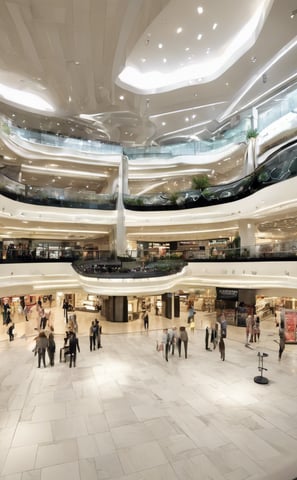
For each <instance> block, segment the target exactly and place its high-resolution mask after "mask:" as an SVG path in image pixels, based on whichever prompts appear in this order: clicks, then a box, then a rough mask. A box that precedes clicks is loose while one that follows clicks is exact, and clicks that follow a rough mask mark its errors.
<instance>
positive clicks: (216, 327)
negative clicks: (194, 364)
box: [210, 322, 219, 350]
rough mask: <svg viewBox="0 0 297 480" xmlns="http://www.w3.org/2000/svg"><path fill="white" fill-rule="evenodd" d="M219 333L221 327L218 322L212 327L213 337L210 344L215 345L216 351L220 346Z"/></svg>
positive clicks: (211, 336)
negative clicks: (218, 345)
mask: <svg viewBox="0 0 297 480" xmlns="http://www.w3.org/2000/svg"><path fill="white" fill-rule="evenodd" d="M218 331H219V325H218V323H217V322H216V324H215V325H214V326H213V327H212V329H211V335H210V342H211V343H212V344H213V349H214V350H215V349H216V347H217V344H218V336H219V335H218Z"/></svg>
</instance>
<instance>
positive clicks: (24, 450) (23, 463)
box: [1, 445, 37, 475]
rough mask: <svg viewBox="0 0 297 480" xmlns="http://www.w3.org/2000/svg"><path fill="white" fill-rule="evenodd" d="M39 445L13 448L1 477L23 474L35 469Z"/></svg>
mask: <svg viewBox="0 0 297 480" xmlns="http://www.w3.org/2000/svg"><path fill="white" fill-rule="evenodd" d="M36 451H37V445H30V446H24V447H18V448H11V449H10V450H9V452H8V455H7V458H6V461H5V463H4V467H3V469H2V472H1V475H9V474H13V473H22V472H24V471H26V470H32V469H33V468H34V463H35V457H36Z"/></svg>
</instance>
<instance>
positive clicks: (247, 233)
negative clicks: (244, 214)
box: [239, 220, 257, 257]
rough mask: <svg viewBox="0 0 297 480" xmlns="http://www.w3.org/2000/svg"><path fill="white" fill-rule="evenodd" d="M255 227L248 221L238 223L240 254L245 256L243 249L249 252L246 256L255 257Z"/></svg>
mask: <svg viewBox="0 0 297 480" xmlns="http://www.w3.org/2000/svg"><path fill="white" fill-rule="evenodd" d="M256 232H257V229H256V226H255V224H254V223H252V222H249V221H248V220H245V221H240V222H239V236H240V253H241V255H242V256H244V255H245V251H244V249H247V251H248V252H249V255H248V256H251V257H253V256H255V255H256Z"/></svg>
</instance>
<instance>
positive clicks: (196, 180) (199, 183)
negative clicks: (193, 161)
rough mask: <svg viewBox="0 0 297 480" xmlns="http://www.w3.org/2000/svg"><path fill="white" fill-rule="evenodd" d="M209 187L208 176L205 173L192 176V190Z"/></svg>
mask: <svg viewBox="0 0 297 480" xmlns="http://www.w3.org/2000/svg"><path fill="white" fill-rule="evenodd" d="M207 187H209V178H208V176H207V175H196V176H195V177H193V178H192V188H193V190H204V189H205V188H207Z"/></svg>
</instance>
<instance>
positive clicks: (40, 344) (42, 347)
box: [36, 331, 48, 368]
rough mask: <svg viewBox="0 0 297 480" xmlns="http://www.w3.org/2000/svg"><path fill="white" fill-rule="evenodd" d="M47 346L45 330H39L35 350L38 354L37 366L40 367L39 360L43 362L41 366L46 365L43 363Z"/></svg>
mask: <svg viewBox="0 0 297 480" xmlns="http://www.w3.org/2000/svg"><path fill="white" fill-rule="evenodd" d="M47 347H48V339H47V336H46V334H45V332H43V331H42V332H40V333H39V335H38V337H37V338H36V350H37V354H38V368H40V365H41V360H42V362H43V367H44V368H45V367H46V364H45V352H46V350H47Z"/></svg>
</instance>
